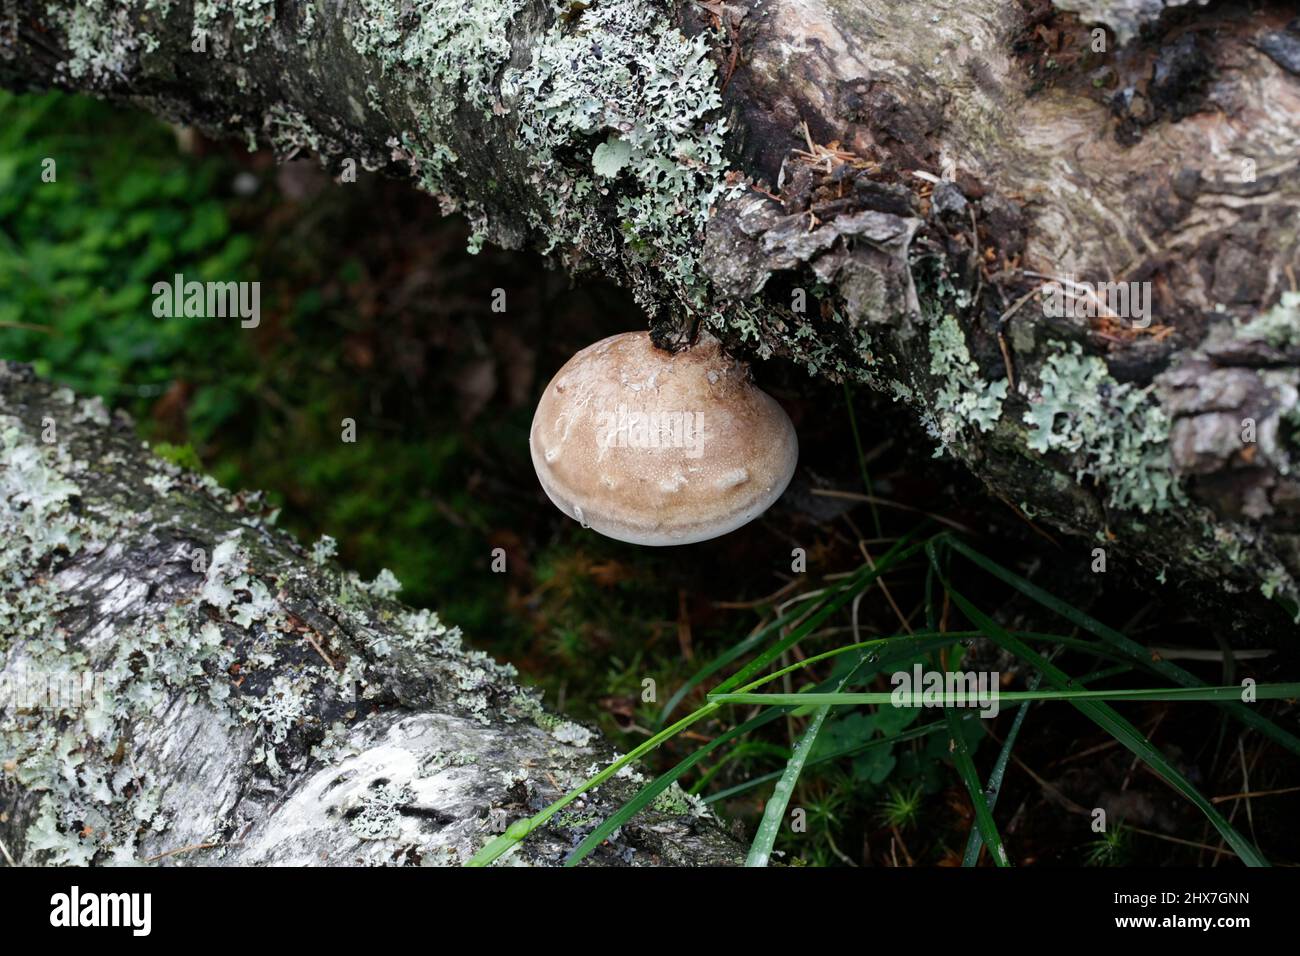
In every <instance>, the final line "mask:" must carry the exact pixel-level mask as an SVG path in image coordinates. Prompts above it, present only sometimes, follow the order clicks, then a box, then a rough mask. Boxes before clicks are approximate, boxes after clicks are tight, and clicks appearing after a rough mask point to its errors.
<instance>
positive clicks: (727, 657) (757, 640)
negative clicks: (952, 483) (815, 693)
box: [655, 579, 852, 728]
mask: <svg viewBox="0 0 1300 956" xmlns="http://www.w3.org/2000/svg"><path fill="white" fill-rule="evenodd" d="M851 581H852V579H845V580H844V581H841V582H840V583H839V584H838V585H837V586H836V588H834V589H832V591H831V592H830V593H834V592H835V591H838V590H839V589H841V588H845V587H848V586H849V584H850V583H851ZM827 596H828V595H827V594H823V595H821V597H822V598H823V599H825V598H826V597H827ZM795 600H799V598H798V597H796V598H795ZM808 600H810V601H811V600H813V598H811V597H809V599H808ZM814 608H815V605H814ZM812 610H813V608H801V609H799V610H798V611H792V612H790V613H789V614H783V615H781V616H780V617H778V618H777V619H776V620H774V621H771V622H769V623H768V624H765V625H764V626H763V627H760V628H759V629H758V630H756V631H754V632H753V633H752V634H748V635H746V636H745V637H744V638H742V639H741V640H739V641H737V642H736V643H735V644H733V645H732V646H731V647H729V648H728V649H727V650H725V651H723V652H722V653H721V654H719V655H718V656H717V657H715V658H714V659H713V660H711V661H710V662H709V663H708V664H706V665H704V666H703V667H701V668H700V669H699V670H698V671H696V672H695V673H694V674H692V675H691V676H690V677H689V678H687V680H686V682H685V683H683V684H682V686H681V687H679V688H677V690H675V691H674V692H673V694H672V696H670V697H669V698H668V700H667V701H666V702H665V703H664V706H663V709H662V710H661V711H659V716H658V718H656V720H655V727H656V728H659V727H662V726H663V725H664V723H665V722H667V720H668V718H669V716H671V715H672V712H673V711H674V710H676V709H677V706H678V705H679V704H680V703H681V702H682V701H683V700H684V699H685V698H686V695H687V694H689V693H690V692H691V691H692V690H694V689H695V688H696V687H698V686H699V685H700V684H702V683H703V682H704V681H705V680H706V679H707V678H709V677H712V676H713V675H714V674H716V673H717V672H718V671H720V670H722V668H724V667H726V666H727V665H728V664H730V663H731V662H732V661H734V660H736V659H737V658H739V657H744V656H745V655H746V654H748V653H749V652H750V651H752V650H753V649H754V648H756V647H758V646H759V645H761V644H762V643H763V641H764V640H766V639H767V637H768V636H769V635H770V634H772V633H773V632H779V631H780V630H781V628H783V627H785V626H787V625H788V624H790V623H791V622H793V621H797V620H799V619H800V618H802V617H804V616H805V615H807V614H810V613H812Z"/></svg>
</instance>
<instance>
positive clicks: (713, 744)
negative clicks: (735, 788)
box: [564, 638, 910, 866]
mask: <svg viewBox="0 0 1300 956" xmlns="http://www.w3.org/2000/svg"><path fill="white" fill-rule="evenodd" d="M896 639H899V640H910V638H896ZM891 640H894V639H891V638H878V639H875V640H871V641H862V642H860V643H858V644H853V645H850V646H848V647H844V648H836V649H835V650H834V651H828V652H826V653H824V654H819V655H817V656H816V657H810V658H808V659H806V660H803V661H799V662H798V663H795V664H791V665H790V666H789V667H785V668H782V669H781V670H779V671H776V672H775V673H773V674H768V675H767V676H766V677H762V678H760V679H759V680H757V681H754V682H753V683H751V684H747V685H746V687H761V686H762V685H763V684H766V683H768V682H770V681H773V680H776V679H777V678H779V677H783V676H784V675H785V674H788V673H792V672H793V671H796V670H799V669H801V668H804V667H807V666H809V665H811V664H814V663H817V662H818V661H822V660H826V659H828V658H830V657H833V656H835V655H837V654H840V653H845V652H847V651H850V650H858V651H861V652H862V658H863V659H865V658H866V656H867V653H868V652H869V649H870V648H872V647H875V646H879V645H883V644H886V643H889V642H890V641H891ZM861 664H862V661H861V660H860V661H859V662H858V665H857V666H855V667H853V668H852V669H851V670H850V671H849V674H848V676H847V677H846V678H845V680H846V681H847V679H848V678H849V677H851V676H852V675H853V674H854V673H856V672H857V670H858V668H859V667H860V666H861ZM831 686H843V681H836V680H835V679H833V678H832V679H829V680H826V681H823V682H822V683H821V684H820V685H818V689H820V688H822V687H831ZM790 710H791V708H789V707H772V708H769V709H767V710H765V711H764V712H763V713H761V714H758V715H757V716H755V717H752V718H751V719H749V720H747V721H746V722H745V723H743V724H740V725H738V726H736V727H733V728H731V729H730V730H728V731H725V732H724V733H722V734H720V735H719V736H717V737H715V738H714V739H713V740H711V741H709V742H708V743H707V744H705V745H704V746H703V747H701V748H699V749H698V750H696V751H694V752H693V753H691V754H690V755H689V756H687V757H686V758H685V759H684V760H682V761H681V762H679V763H678V764H677V765H676V766H675V767H673V768H672V769H671V770H669V771H667V772H666V773H663V774H660V775H659V776H658V777H657V778H655V779H654V780H653V781H651V782H650V783H648V784H647V785H646V786H644V787H642V788H641V790H639V791H638V792H637V793H636V794H634V795H633V797H632V799H630V800H629V801H628V802H627V803H625V804H623V806H621V807H619V809H618V810H616V811H615V812H614V813H613V814H611V815H610V816H609V817H608V818H607V819H606V820H604V821H603V822H601V824H600V825H599V826H597V827H596V828H595V829H594V830H592V831H591V833H589V834H587V837H586V839H584V840H583V841H582V842H581V843H580V844H578V846H576V847H575V848H574V849H573V851H572V852H570V854H569V855H568V857H567V858H566V859H565V861H564V865H565V866H575V865H577V864H578V863H580V862H582V860H583V859H584V858H585V857H586V856H587V855H588V854H589V853H591V851H592V850H594V849H595V848H596V847H598V846H600V844H601V843H603V842H604V841H605V840H606V839H608V837H609V836H610V834H612V833H613V832H614V831H615V830H617V829H618V828H619V827H621V826H623V824H625V823H627V822H628V821H629V820H631V819H632V818H633V817H635V816H636V815H637V814H638V813H640V812H641V811H642V810H644V809H645V808H646V807H647V806H649V805H650V803H651V802H653V801H654V799H655V797H657V796H658V795H659V794H661V793H662V792H663V791H664V790H666V789H667V788H668V787H670V786H671V785H672V784H673V783H674V782H675V781H676V780H677V779H678V778H680V777H681V776H682V774H684V773H686V771H687V770H689V769H691V767H693V766H695V764H697V763H699V762H700V761H701V760H703V759H704V758H705V757H706V756H708V755H709V754H710V753H712V752H713V751H714V750H716V749H717V748H718V747H721V746H722V745H724V744H727V743H730V742H731V741H732V740H735V739H736V738H737V737H741V736H744V735H745V734H748V733H750V732H751V731H753V730H756V729H757V728H759V727H761V726H763V725H764V724H767V723H770V722H771V721H773V720H775V719H777V718H778V717H782V716H784V715H785V714H786V713H788V712H789V711H790Z"/></svg>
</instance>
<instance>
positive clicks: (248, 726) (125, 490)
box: [0, 363, 730, 865]
mask: <svg viewBox="0 0 1300 956" xmlns="http://www.w3.org/2000/svg"><path fill="white" fill-rule="evenodd" d="M47 425H48V426H49V427H47ZM43 434H46V435H49V440H48V441H46V440H42V437H41V436H42V435H43ZM0 492H2V495H0V634H3V635H4V642H3V643H0V664H2V670H0V674H3V675H4V676H5V678H6V680H4V681H0V773H2V774H3V783H0V786H4V787H5V788H8V789H9V791H10V792H14V793H17V794H18V795H19V796H18V801H17V803H16V804H15V805H14V806H16V808H17V809H12V808H11V809H10V810H9V811H8V813H9V815H8V816H6V817H0V838H3V840H4V842H5V844H6V846H7V847H8V848H9V849H10V850H11V852H13V853H14V854H15V855H16V856H18V857H20V858H21V859H22V860H24V861H25V862H29V863H37V862H41V863H63V864H84V863H88V862H97V863H103V862H137V863H138V862H142V861H149V860H152V859H165V860H167V861H168V862H173V861H174V862H178V863H183V862H186V861H187V859H192V857H190V854H199V855H200V856H201V857H202V858H203V859H205V860H209V861H211V860H220V861H225V862H243V863H269V862H290V861H292V862H298V863H309V862H320V861H322V860H324V861H329V860H333V861H334V862H356V861H362V862H367V863H374V864H394V863H397V864H400V865H410V864H412V863H424V864H429V863H434V864H448V863H457V862H463V861H464V860H465V859H467V858H468V857H469V856H470V855H472V853H473V852H474V851H475V850H477V849H478V848H479V847H480V846H481V845H482V843H483V842H484V840H486V839H487V838H489V836H490V834H491V833H492V832H499V830H493V829H492V828H493V827H498V826H505V825H508V824H509V822H510V821H511V820H512V819H519V818H521V817H524V816H528V815H531V813H533V812H535V811H536V809H537V806H538V804H537V801H543V802H546V801H549V800H553V799H555V798H556V797H558V796H559V795H560V791H558V790H557V787H560V786H563V787H571V786H574V785H576V784H577V783H579V782H581V780H582V779H583V775H582V770H581V768H582V767H583V766H585V765H586V763H587V762H589V761H591V760H592V759H593V758H597V759H599V758H601V757H602V756H603V754H604V753H605V752H606V751H605V750H604V749H603V748H602V747H600V745H599V741H598V740H597V738H596V736H595V735H594V734H593V733H592V732H591V731H589V730H587V729H586V728H583V727H581V726H580V725H578V724H575V723H573V722H571V721H566V720H563V719H562V718H559V717H556V716H554V715H552V714H549V713H547V712H546V711H545V710H544V709H543V708H542V707H541V705H540V702H539V700H538V699H537V697H536V695H535V694H534V693H531V692H525V691H523V690H522V689H521V688H520V687H519V686H518V685H517V684H516V683H515V681H514V677H515V672H514V670H513V668H510V667H509V666H506V665H501V664H498V663H497V662H496V661H494V660H492V659H491V658H490V657H489V656H488V655H486V654H483V653H482V652H478V651H473V650H471V649H469V648H466V647H465V646H464V644H463V640H462V636H461V634H460V632H459V630H458V629H456V628H454V627H450V626H448V625H447V624H445V623H444V622H442V621H441V620H440V619H439V617H438V615H437V614H436V613H434V612H433V611H431V610H427V609H426V610H413V609H411V608H406V607H403V606H402V605H400V604H397V603H396V602H395V601H394V600H393V596H394V595H395V594H396V592H397V591H398V589H399V587H400V584H399V583H398V582H397V580H396V578H395V577H393V575H392V574H391V573H388V572H381V573H380V574H379V575H378V576H377V577H376V578H375V579H374V580H373V581H368V582H367V581H362V580H360V579H359V578H358V577H357V576H356V575H354V574H349V573H346V572H343V571H340V570H339V569H337V568H336V567H335V566H333V565H332V564H331V558H332V556H333V552H334V550H335V547H334V544H333V542H332V541H330V540H322V541H320V542H318V543H317V545H316V546H315V547H314V548H312V549H311V551H310V553H308V552H307V551H306V550H305V549H302V548H300V547H298V545H297V544H296V543H295V542H293V541H292V539H290V538H288V536H286V535H285V534H283V533H282V532H280V531H278V530H277V529H276V528H275V527H274V524H273V518H274V513H273V512H271V511H269V510H268V508H267V507H266V504H265V502H264V501H263V500H262V498H261V496H259V495H257V494H249V493H240V494H231V493H230V492H228V491H225V490H224V489H221V488H220V487H219V486H217V485H216V483H215V482H214V481H213V480H212V479H211V478H210V477H208V476H204V475H200V474H198V473H196V472H194V471H190V470H186V469H181V468H179V467H177V466H176V465H175V464H173V463H172V462H170V461H167V460H164V459H162V458H159V457H155V456H153V455H151V454H149V453H148V449H147V446H144V445H143V444H142V443H141V442H140V441H139V440H138V438H136V437H135V436H134V433H133V430H132V428H131V427H130V423H129V422H128V421H127V420H126V419H124V418H123V417H121V416H118V417H116V418H113V417H110V416H108V414H107V411H106V410H105V409H104V408H103V406H102V405H101V404H99V403H97V402H79V401H78V400H77V398H76V396H75V395H73V394H72V393H71V392H69V391H67V390H56V389H53V388H51V387H49V386H46V385H44V384H43V383H40V382H39V381H37V380H35V378H34V376H32V375H31V372H30V370H28V369H25V368H23V367H20V366H14V365H9V364H6V363H0ZM15 675H23V676H24V680H25V681H27V682H28V683H32V684H35V683H39V682H41V681H45V682H47V683H48V682H49V681H51V680H52V679H57V680H63V679H64V678H85V677H91V678H93V681H92V685H91V692H89V693H87V694H85V695H82V696H79V697H77V698H76V699H65V698H59V699H57V700H54V699H50V700H45V699H40V700H38V701H37V702H35V703H33V702H32V701H31V700H30V699H29V698H28V697H27V696H26V695H25V692H24V689H23V686H22V685H21V683H20V682H16V681H14V680H12V679H10V678H13V677H14V676H15ZM505 771H510V774H511V779H510V780H509V781H506V780H505V779H504V778H503V776H502V774H503V773H504V772H505ZM516 778H518V779H516ZM611 786H612V785H611ZM622 798H623V799H625V798H626V797H625V796H623V797H622ZM589 799H590V800H592V801H594V802H590V803H585V804H584V806H587V808H588V810H589V811H591V812H600V813H602V814H607V813H608V812H610V811H611V810H612V807H611V806H609V801H610V800H611V799H618V797H605V796H604V795H603V794H593V795H591V796H590V798H589ZM597 807H599V808H600V809H599V811H597V810H596V809H595V808H597ZM656 813H657V811H656ZM654 821H655V826H656V828H657V830H661V829H662V828H663V827H665V826H667V824H665V823H664V822H663V816H662V814H658V815H656V816H655V817H654ZM669 831H670V832H673V833H674V834H675V835H674V839H680V840H684V841H686V842H687V843H689V844H691V845H692V846H695V845H696V843H698V842H699V841H700V840H703V843H702V844H700V850H701V852H705V853H706V854H711V853H715V852H730V850H726V851H723V850H721V847H722V846H723V843H725V842H726V841H725V839H724V838H722V837H721V835H720V834H715V835H713V836H707V837H706V836H705V835H702V834H701V833H700V832H699V831H697V830H696V829H693V828H692V829H689V830H687V829H683V828H681V827H678V828H677V829H676V830H673V829H672V827H671V826H670V827H669ZM241 835H245V839H243V840H241V839H239V837H240V836H241ZM719 839H722V840H723V843H718V842H717V841H718V840H719ZM196 847H201V848H202V849H195V848H196ZM567 849H568V843H567V841H566V840H562V839H559V838H558V837H556V836H555V835H554V834H548V833H547V832H546V831H542V832H540V833H538V834H535V835H534V836H533V837H531V838H530V840H529V841H528V844H527V845H526V846H525V847H523V848H521V850H520V852H519V853H517V854H515V857H516V862H522V863H532V862H554V861H555V860H556V859H558V858H559V857H560V856H562V854H563V853H564V852H565V851H566V850H567ZM618 852H619V853H620V854H622V857H621V858H623V859H625V861H626V862H638V861H640V860H641V859H642V858H640V857H637V855H636V853H635V852H634V851H633V850H632V849H631V848H630V847H626V846H620V848H619V850H618ZM175 853H179V854H180V856H179V857H178V858H175V859H173V854H175ZM710 858H712V857H710ZM645 861H646V862H649V861H650V858H645Z"/></svg>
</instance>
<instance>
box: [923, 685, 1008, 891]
mask: <svg viewBox="0 0 1300 956" xmlns="http://www.w3.org/2000/svg"><path fill="white" fill-rule="evenodd" d="M1022 712H1023V711H1022ZM943 716H944V719H945V720H946V721H947V724H948V740H949V748H950V749H951V751H952V762H953V764H954V766H956V768H957V776H959V777H961V782H962V783H963V784H965V786H966V792H967V793H968V794H970V802H971V806H972V807H974V809H975V828H974V829H973V830H972V831H971V832H972V834H973V833H975V832H978V833H979V835H980V837H981V838H982V839H983V840H984V843H985V845H986V846H988V848H989V853H990V855H991V856H992V857H993V862H994V864H995V865H997V866H1010V865H1011V860H1010V859H1009V858H1008V857H1007V851H1006V847H1004V846H1003V845H1002V836H1001V834H999V833H998V828H997V824H995V823H994V822H993V811H992V810H991V809H990V808H989V801H988V797H987V796H986V795H985V793H984V785H983V784H982V783H980V777H979V772H978V771H977V770H976V769H975V761H973V760H972V759H971V756H970V749H969V748H968V747H967V746H966V737H965V735H964V734H963V733H962V732H961V720H960V719H959V718H958V716H957V711H956V710H954V709H953V708H951V707H945V708H944V711H943Z"/></svg>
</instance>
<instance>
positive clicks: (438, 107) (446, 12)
mask: <svg viewBox="0 0 1300 956" xmlns="http://www.w3.org/2000/svg"><path fill="white" fill-rule="evenodd" d="M359 6H360V14H359V16H358V17H357V19H356V20H355V21H354V23H353V24H352V43H353V46H354V47H355V48H356V50H357V52H358V53H360V54H362V55H363V56H373V57H375V58H376V59H377V60H378V62H379V64H380V68H381V70H383V71H384V72H386V73H387V72H393V73H398V74H402V75H405V76H409V77H411V78H414V79H418V81H419V84H420V88H421V89H422V90H427V91H428V92H430V93H432V94H433V95H434V96H435V99H434V100H433V101H432V102H429V103H428V104H426V108H427V109H428V110H430V111H434V112H441V113H443V114H449V113H452V112H454V111H455V110H456V109H457V107H458V106H459V105H460V104H461V103H462V102H466V101H467V102H468V103H470V104H471V105H473V106H474V107H476V108H478V109H480V110H482V111H484V112H485V113H488V114H489V115H490V114H491V111H492V105H493V103H495V102H496V100H497V88H496V81H497V79H498V75H499V73H500V72H501V69H502V67H504V66H505V65H506V63H507V62H509V60H510V54H511V43H510V24H511V22H512V21H513V20H514V19H515V17H517V16H518V15H519V14H520V13H521V12H522V11H524V10H525V9H526V8H527V4H524V3H522V2H519V0H416V2H415V3H412V4H397V3H393V2H391V0H360V3H359Z"/></svg>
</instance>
